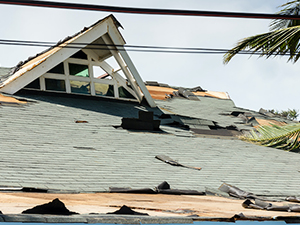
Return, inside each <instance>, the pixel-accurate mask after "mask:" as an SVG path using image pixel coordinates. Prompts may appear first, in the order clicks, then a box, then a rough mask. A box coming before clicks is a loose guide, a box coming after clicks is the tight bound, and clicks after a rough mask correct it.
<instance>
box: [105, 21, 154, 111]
mask: <svg viewBox="0 0 300 225" xmlns="http://www.w3.org/2000/svg"><path fill="white" fill-rule="evenodd" d="M109 28H110V29H109V32H108V35H109V36H110V39H111V40H112V41H113V43H114V44H115V45H118V46H116V48H117V50H118V52H119V53H120V55H121V56H122V58H123V60H124V61H125V63H126V65H127V68H128V69H129V70H130V72H131V74H132V76H133V78H134V79H135V81H136V83H137V85H138V86H139V88H140V89H141V92H142V93H143V94H144V97H145V99H146V100H147V102H148V104H149V105H150V107H152V108H154V107H156V104H155V102H154V100H153V98H152V97H151V95H150V93H149V91H148V89H147V88H146V86H145V84H144V81H143V80H142V78H141V76H140V75H139V72H138V71H137V69H136V68H135V66H134V64H133V62H132V61H131V59H130V57H129V55H128V54H127V52H126V50H125V48H124V47H119V45H124V44H125V43H124V42H122V40H121V39H120V38H119V37H118V35H117V34H116V32H115V31H114V29H111V26H109Z"/></svg>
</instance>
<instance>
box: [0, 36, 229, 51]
mask: <svg viewBox="0 0 300 225" xmlns="http://www.w3.org/2000/svg"><path fill="white" fill-rule="evenodd" d="M0 42H7V43H26V44H34V45H35V44H36V45H37V46H39V45H40V44H41V46H44V45H45V47H50V46H56V45H57V43H55V42H47V41H22V40H8V39H0ZM49 45H50V46H49ZM68 45H76V46H78V48H79V47H85V46H86V45H89V46H105V47H107V46H112V47H126V48H142V49H143V48H145V49H169V50H189V51H223V52H227V51H229V49H216V48H188V47H171V46H170V47H166V46H149V45H114V44H111V45H110V44H93V43H68Z"/></svg>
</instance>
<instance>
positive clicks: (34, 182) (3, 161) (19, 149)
mask: <svg viewBox="0 0 300 225" xmlns="http://www.w3.org/2000/svg"><path fill="white" fill-rule="evenodd" d="M27 98H28V99H30V100H32V101H33V102H32V103H29V104H27V105H25V106H21V107H12V106H1V107H0V123H1V133H0V148H1V151H0V170H1V174H0V185H1V186H20V187H35V188H47V189H60V190H74V191H81V192H96V191H97V192H102V191H108V189H109V187H132V188H144V187H155V186H157V185H158V184H160V183H161V182H162V181H167V182H168V183H169V184H170V185H171V187H172V188H178V189H195V190H199V191H204V190H205V187H211V188H218V187H219V186H220V185H221V184H222V182H227V183H230V184H232V185H236V186H238V187H239V188H241V189H244V190H246V191H251V192H254V193H256V194H267V195H297V194H298V191H299V190H298V189H299V188H298V187H299V183H300V173H299V170H300V166H299V164H298V163H297V162H298V161H299V160H300V155H299V154H297V153H290V152H285V151H282V150H276V149H271V148H266V147H260V146H255V145H252V144H249V143H245V142H242V141H240V140H226V139H215V138H201V137H194V136H191V135H190V136H189V137H186V136H184V135H178V136H176V135H174V132H175V131H174V130H173V131H172V132H171V131H170V133H159V132H153V133H150V132H132V131H127V130H123V129H116V128H114V127H113V126H119V125H120V124H121V118H122V117H137V116H138V110H139V109H140V108H141V106H139V105H137V104H135V103H127V102H117V101H103V100H90V99H82V98H65V97H55V96H30V97H29V96H27ZM204 99H205V98H203V99H201V101H200V103H201V104H202V103H203V105H200V106H201V110H199V107H198V108H197V107H195V105H194V107H192V106H191V103H190V102H192V101H188V100H175V101H171V102H161V101H159V102H158V104H159V106H162V105H164V106H167V107H169V108H172V110H174V111H176V113H178V114H184V113H185V115H188V116H192V117H197V118H203V119H211V120H216V119H217V120H219V119H220V120H221V123H228V121H227V119H226V118H228V117H226V116H223V117H224V118H222V115H219V114H218V112H212V111H211V109H209V107H210V104H219V102H220V101H218V100H217V101H216V100H215V99H212V98H208V99H209V100H207V99H205V100H204ZM206 101H207V102H206ZM209 101H211V102H212V103H209ZM197 103H199V102H197ZM179 104H181V105H182V107H181V108H180V107H179ZM226 104H227V103H226ZM229 105H230V106H225V109H224V107H223V108H222V107H221V106H220V105H219V106H218V107H219V112H221V111H226V107H228V110H230V109H232V107H234V105H233V104H231V103H230V104H229ZM184 107H186V108H184ZM144 109H147V110H153V111H154V114H155V115H158V116H159V115H160V114H161V111H160V110H159V109H149V108H145V107H144ZM213 113H214V115H212V114H213ZM221 118H222V119H221ZM76 120H83V121H87V122H88V123H75V121H76ZM168 129H169V130H172V128H170V127H169V128H168V127H167V129H166V130H168ZM175 130H176V129H175ZM182 132H183V133H188V132H184V131H182ZM179 133H180V132H179ZM159 154H164V155H168V156H169V157H171V158H173V159H175V160H178V161H179V162H180V163H182V164H186V165H189V166H195V167H202V170H200V171H197V170H193V169H187V168H182V167H173V166H171V165H168V164H165V163H163V162H161V161H159V160H157V159H155V156H156V155H159Z"/></svg>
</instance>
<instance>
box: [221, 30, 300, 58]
mask: <svg viewBox="0 0 300 225" xmlns="http://www.w3.org/2000/svg"><path fill="white" fill-rule="evenodd" d="M299 40H300V25H299V26H294V27H288V28H284V29H280V30H275V31H270V32H267V33H264V34H258V35H255V36H251V37H248V38H245V39H243V40H241V41H240V42H238V44H237V45H236V46H235V47H234V48H232V49H231V50H229V51H228V52H227V53H226V54H225V55H224V58H223V60H224V63H225V64H227V63H228V62H229V61H230V60H231V59H232V58H233V57H234V56H235V55H236V54H237V53H238V52H240V51H245V50H247V51H248V52H250V53H252V54H254V53H257V54H259V55H260V56H261V57H262V56H265V57H267V58H269V57H271V56H277V55H285V54H289V59H288V61H293V62H296V61H297V60H298V59H299V58H300V46H299Z"/></svg>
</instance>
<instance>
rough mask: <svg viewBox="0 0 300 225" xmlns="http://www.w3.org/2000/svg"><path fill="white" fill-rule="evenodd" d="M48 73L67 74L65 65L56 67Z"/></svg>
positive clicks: (61, 64)
mask: <svg viewBox="0 0 300 225" xmlns="http://www.w3.org/2000/svg"><path fill="white" fill-rule="evenodd" d="M47 73H58V74H65V70H64V64H63V63H60V64H58V65H57V66H56V67H53V68H52V69H51V70H49V71H48V72H47Z"/></svg>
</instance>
